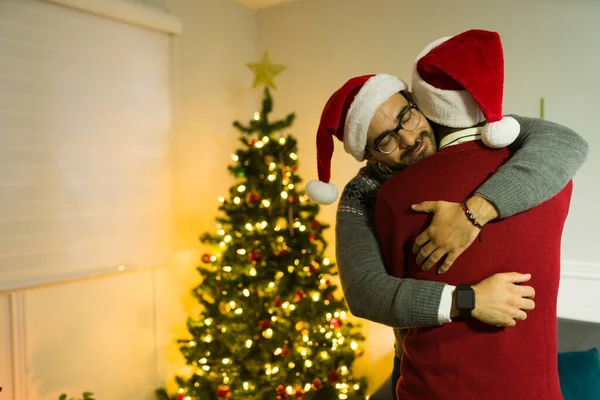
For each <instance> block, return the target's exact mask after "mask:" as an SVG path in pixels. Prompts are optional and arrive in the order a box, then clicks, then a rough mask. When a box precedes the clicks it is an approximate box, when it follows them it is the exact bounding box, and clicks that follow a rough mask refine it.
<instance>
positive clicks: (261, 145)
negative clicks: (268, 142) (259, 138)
mask: <svg viewBox="0 0 600 400" xmlns="http://www.w3.org/2000/svg"><path fill="white" fill-rule="evenodd" d="M264 145H265V144H264V143H263V142H256V144H255V145H254V146H255V147H256V148H257V149H261V148H262V147H263V146H264Z"/></svg>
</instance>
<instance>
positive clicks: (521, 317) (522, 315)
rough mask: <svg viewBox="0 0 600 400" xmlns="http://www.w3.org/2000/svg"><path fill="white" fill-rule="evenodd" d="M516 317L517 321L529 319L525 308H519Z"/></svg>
mask: <svg viewBox="0 0 600 400" xmlns="http://www.w3.org/2000/svg"><path fill="white" fill-rule="evenodd" d="M514 319H515V320H517V321H525V320H526V319H527V313H526V312H525V311H523V310H519V311H517V312H516V313H515V317H514ZM515 325H516V324H515Z"/></svg>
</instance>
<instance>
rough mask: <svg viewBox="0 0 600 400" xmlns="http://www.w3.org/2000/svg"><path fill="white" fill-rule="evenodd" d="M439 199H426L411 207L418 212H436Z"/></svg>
mask: <svg viewBox="0 0 600 400" xmlns="http://www.w3.org/2000/svg"><path fill="white" fill-rule="evenodd" d="M436 206H437V201H424V202H422V203H419V204H413V205H412V206H411V208H412V209H413V211H418V212H434V211H435V210H436Z"/></svg>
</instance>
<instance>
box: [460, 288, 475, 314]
mask: <svg viewBox="0 0 600 400" xmlns="http://www.w3.org/2000/svg"><path fill="white" fill-rule="evenodd" d="M473 295H474V293H473V291H472V290H457V291H456V308H459V309H463V310H472V309H473V308H475V301H474V300H475V299H474V296H473Z"/></svg>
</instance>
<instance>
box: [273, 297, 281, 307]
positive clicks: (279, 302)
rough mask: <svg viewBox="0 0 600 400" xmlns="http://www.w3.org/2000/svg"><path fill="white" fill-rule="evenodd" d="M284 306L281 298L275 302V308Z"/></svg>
mask: <svg viewBox="0 0 600 400" xmlns="http://www.w3.org/2000/svg"><path fill="white" fill-rule="evenodd" d="M282 304H283V301H281V299H279V298H277V299H275V300H273V305H274V306H275V307H281V305H282Z"/></svg>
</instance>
